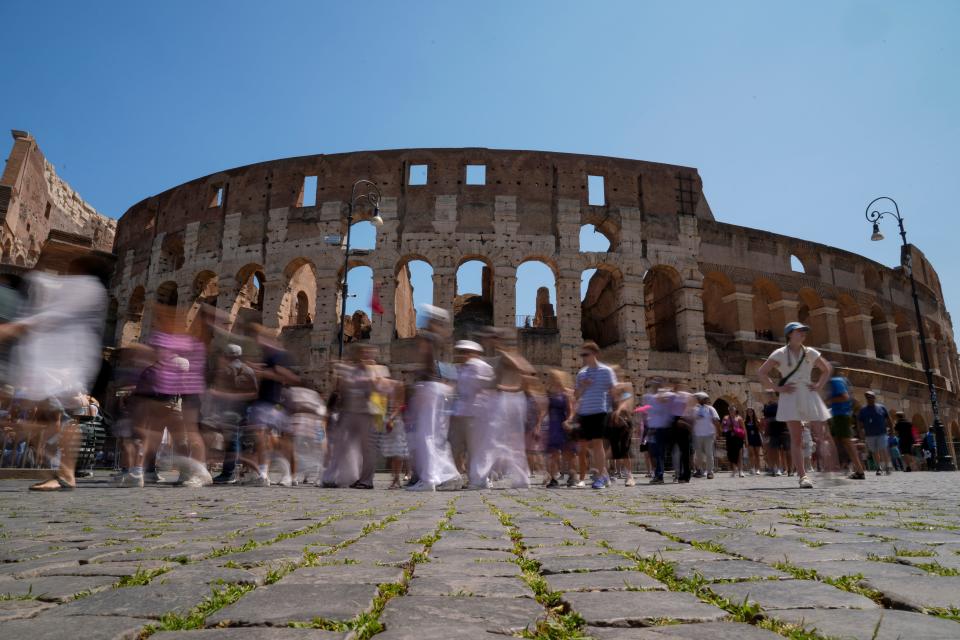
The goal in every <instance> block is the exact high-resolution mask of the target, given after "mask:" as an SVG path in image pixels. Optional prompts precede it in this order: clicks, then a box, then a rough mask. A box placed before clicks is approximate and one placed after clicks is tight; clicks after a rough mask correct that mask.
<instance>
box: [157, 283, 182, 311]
mask: <svg viewBox="0 0 960 640" xmlns="http://www.w3.org/2000/svg"><path fill="white" fill-rule="evenodd" d="M156 299H157V303H158V304H162V305H166V306H168V307H176V306H177V303H178V302H179V299H180V293H179V291H178V286H177V283H176V282H174V281H173V280H167V281H166V282H163V283H161V284H160V286H158V287H157V291H156Z"/></svg>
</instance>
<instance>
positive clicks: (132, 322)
mask: <svg viewBox="0 0 960 640" xmlns="http://www.w3.org/2000/svg"><path fill="white" fill-rule="evenodd" d="M145 302H146V294H145V293H144V290H143V287H137V288H136V289H134V290H133V293H132V294H131V295H130V300H129V302H127V311H126V314H125V317H124V320H123V328H122V329H121V331H120V346H121V347H125V346H127V345H129V344H132V343H134V342H137V341H138V340H140V332H141V326H142V325H141V322H142V320H143V308H144V305H145Z"/></svg>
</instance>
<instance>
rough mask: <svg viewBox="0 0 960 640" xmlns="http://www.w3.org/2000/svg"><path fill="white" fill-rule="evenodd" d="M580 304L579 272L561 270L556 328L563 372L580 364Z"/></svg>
mask: <svg viewBox="0 0 960 640" xmlns="http://www.w3.org/2000/svg"><path fill="white" fill-rule="evenodd" d="M642 299H643V298H642V296H641V300H642ZM580 302H581V301H580V272H579V271H577V270H573V269H565V270H562V271H561V272H560V277H559V278H557V327H558V328H559V330H560V357H561V367H562V368H563V369H564V370H565V371H573V370H575V369H576V368H577V367H578V366H579V363H580V358H579V354H580V345H581V343H582V342H583V333H582V331H581V326H580V312H581V310H582V307H581V306H580Z"/></svg>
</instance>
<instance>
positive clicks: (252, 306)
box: [231, 263, 267, 325]
mask: <svg viewBox="0 0 960 640" xmlns="http://www.w3.org/2000/svg"><path fill="white" fill-rule="evenodd" d="M266 282H267V278H266V276H265V275H264V270H263V266H262V265H260V264H256V263H249V264H246V265H244V266H243V267H241V268H240V270H239V271H237V275H236V294H235V296H236V297H235V298H234V301H233V313H232V314H231V316H232V317H233V318H235V319H236V321H239V322H240V324H241V325H242V324H245V323H247V322H263V301H264V300H265V299H266V289H267V284H266Z"/></svg>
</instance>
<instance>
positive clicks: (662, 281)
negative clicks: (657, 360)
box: [643, 265, 683, 351]
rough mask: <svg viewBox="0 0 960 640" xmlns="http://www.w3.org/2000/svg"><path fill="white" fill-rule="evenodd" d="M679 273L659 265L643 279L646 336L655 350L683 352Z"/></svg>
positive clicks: (651, 269)
mask: <svg viewBox="0 0 960 640" xmlns="http://www.w3.org/2000/svg"><path fill="white" fill-rule="evenodd" d="M682 286H683V283H682V281H681V279H680V273H679V272H678V271H677V270H676V269H674V268H673V267H669V266H666V265H657V266H655V267H651V268H650V270H648V271H647V273H646V274H644V276H643V298H644V304H645V306H646V313H647V318H646V320H647V336H648V337H649V338H650V348H651V349H652V350H654V351H680V327H679V326H678V325H679V307H680V289H681V288H682Z"/></svg>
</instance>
